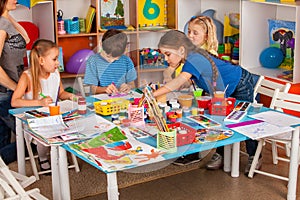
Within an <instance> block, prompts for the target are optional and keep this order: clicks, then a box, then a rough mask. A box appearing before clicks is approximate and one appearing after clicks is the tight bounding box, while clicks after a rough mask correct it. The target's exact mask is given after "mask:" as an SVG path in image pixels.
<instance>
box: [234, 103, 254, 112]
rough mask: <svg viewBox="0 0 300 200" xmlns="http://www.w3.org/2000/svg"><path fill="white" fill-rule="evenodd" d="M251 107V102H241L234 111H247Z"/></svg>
mask: <svg viewBox="0 0 300 200" xmlns="http://www.w3.org/2000/svg"><path fill="white" fill-rule="evenodd" d="M250 106H251V103H250V102H239V103H238V104H237V105H236V106H235V107H234V110H240V111H247V110H248V109H249V108H250Z"/></svg>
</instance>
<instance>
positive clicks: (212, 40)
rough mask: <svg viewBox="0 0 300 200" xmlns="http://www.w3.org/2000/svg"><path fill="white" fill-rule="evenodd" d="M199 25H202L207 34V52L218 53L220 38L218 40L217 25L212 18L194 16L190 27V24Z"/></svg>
mask: <svg viewBox="0 0 300 200" xmlns="http://www.w3.org/2000/svg"><path fill="white" fill-rule="evenodd" d="M192 23H193V24H198V25H200V26H201V27H202V28H203V30H204V31H205V32H206V34H207V40H206V42H205V43H206V45H207V49H206V50H207V51H208V52H210V51H211V50H214V51H215V52H217V51H218V43H219V42H218V38H217V28H216V26H215V23H214V22H213V20H212V19H211V18H210V17H207V16H194V17H192V18H191V19H190V21H189V22H188V25H190V24H192Z"/></svg>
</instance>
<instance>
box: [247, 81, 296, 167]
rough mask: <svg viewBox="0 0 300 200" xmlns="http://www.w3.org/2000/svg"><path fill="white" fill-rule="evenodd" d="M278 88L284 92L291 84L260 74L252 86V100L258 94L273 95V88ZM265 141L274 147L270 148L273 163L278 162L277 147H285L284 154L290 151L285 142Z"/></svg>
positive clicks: (254, 100)
mask: <svg viewBox="0 0 300 200" xmlns="http://www.w3.org/2000/svg"><path fill="white" fill-rule="evenodd" d="M277 88H278V89H279V90H280V91H281V92H285V93H287V92H288V91H289V89H290V88H291V84H290V83H286V84H282V83H277V82H274V81H271V80H268V79H265V77H264V76H260V77H259V79H258V81H257V83H256V85H255V87H254V99H253V102H255V103H257V101H256V97H257V96H258V95H264V96H267V97H270V98H272V97H273V96H274V91H275V89H277ZM266 142H269V143H272V149H274V151H273V150H272V154H273V163H274V164H277V163H278V161H277V160H278V159H277V157H278V156H277V147H279V148H285V151H286V155H287V156H289V155H290V151H289V149H290V148H289V146H288V145H289V144H288V143H286V144H284V146H285V147H284V146H282V145H278V144H277V143H276V141H272V142H271V141H268V140H266Z"/></svg>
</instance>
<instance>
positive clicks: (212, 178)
mask: <svg viewBox="0 0 300 200" xmlns="http://www.w3.org/2000/svg"><path fill="white" fill-rule="evenodd" d="M270 153H271V152H270V148H268V147H266V148H265V149H264V153H263V158H264V161H263V168H262V169H264V170H271V171H278V172H279V173H280V174H281V175H287V174H288V165H287V164H286V163H284V162H280V163H279V164H278V165H273V164H272V163H271V154H270ZM208 159H209V158H205V159H204V160H203V161H201V163H202V164H201V163H200V164H199V166H200V168H199V169H197V170H193V171H190V172H186V173H181V174H177V175H174V176H170V177H167V178H161V179H158V180H154V181H151V182H146V183H143V184H138V185H134V186H130V187H127V188H124V189H120V190H119V192H120V196H119V197H120V200H184V199H186V200H201V199H209V200H214V199H216V200H217V199H218V200H219V199H221V200H229V199H230V200H232V199H234V200H235V199H243V200H247V199H249V200H250V199H251V200H252V199H259V200H264V199H268V200H269V199H272V200H279V199H286V194H287V182H285V181H282V180H278V179H274V178H270V177H266V176H262V175H259V174H257V175H255V176H254V178H253V179H249V178H248V177H246V176H245V175H244V174H243V170H244V167H245V165H246V163H247V157H246V156H241V165H240V172H241V173H240V176H239V177H238V178H231V177H230V174H228V173H225V172H223V171H222V170H216V171H208V170H206V169H205V168H204V164H205V163H203V162H206V161H207V160H208ZM298 174H300V173H298ZM299 177H300V176H299V175H298V191H297V196H298V198H297V199H299V200H300V186H299V184H300V183H299V179H300V178H299ZM84 199H85V200H96V199H97V200H99V199H101V200H102V199H107V195H106V194H101V195H96V196H93V197H87V198H84Z"/></svg>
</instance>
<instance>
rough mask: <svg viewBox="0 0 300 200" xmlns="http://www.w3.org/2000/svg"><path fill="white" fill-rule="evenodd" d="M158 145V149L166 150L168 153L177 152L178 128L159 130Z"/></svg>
mask: <svg viewBox="0 0 300 200" xmlns="http://www.w3.org/2000/svg"><path fill="white" fill-rule="evenodd" d="M156 145H157V148H158V149H163V150H166V151H167V152H168V153H174V152H176V151H177V146H176V129H174V130H171V131H170V132H161V131H158V133H157V139H156Z"/></svg>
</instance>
